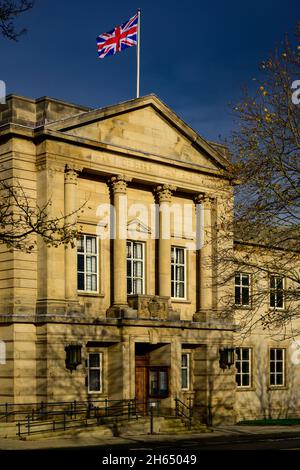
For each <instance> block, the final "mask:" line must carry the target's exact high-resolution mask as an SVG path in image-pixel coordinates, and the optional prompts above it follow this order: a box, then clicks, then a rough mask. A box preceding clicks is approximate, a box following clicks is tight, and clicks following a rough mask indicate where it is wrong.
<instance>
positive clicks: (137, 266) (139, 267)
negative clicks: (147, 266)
mask: <svg viewBox="0 0 300 470" xmlns="http://www.w3.org/2000/svg"><path fill="white" fill-rule="evenodd" d="M133 275H134V277H142V276H143V263H142V262H141V261H135V262H134V264H133Z"/></svg>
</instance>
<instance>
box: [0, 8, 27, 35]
mask: <svg viewBox="0 0 300 470" xmlns="http://www.w3.org/2000/svg"><path fill="white" fill-rule="evenodd" d="M33 5H34V2H33V1H29V0H17V1H12V0H0V34H2V35H3V36H5V37H7V38H8V39H11V40H13V41H17V40H18V37H19V36H20V35H21V34H24V33H25V32H26V28H23V29H21V30H19V31H17V30H16V27H15V20H16V18H17V17H18V16H20V15H21V14H22V13H24V12H25V11H28V10H30V9H31V8H33Z"/></svg>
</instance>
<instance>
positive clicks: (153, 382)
mask: <svg viewBox="0 0 300 470" xmlns="http://www.w3.org/2000/svg"><path fill="white" fill-rule="evenodd" d="M157 385H158V384H157V373H156V371H155V370H151V372H150V394H151V395H157V392H158V387H157Z"/></svg>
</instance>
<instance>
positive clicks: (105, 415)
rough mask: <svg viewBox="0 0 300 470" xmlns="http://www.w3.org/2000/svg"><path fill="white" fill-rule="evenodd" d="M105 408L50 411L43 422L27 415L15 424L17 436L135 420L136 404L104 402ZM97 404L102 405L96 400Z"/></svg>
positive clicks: (123, 401) (133, 401)
mask: <svg viewBox="0 0 300 470" xmlns="http://www.w3.org/2000/svg"><path fill="white" fill-rule="evenodd" d="M104 402H105V406H96V405H95V402H94V403H93V404H92V403H89V404H88V407H87V408H83V407H81V408H80V407H78V406H77V408H76V410H75V411H74V410H71V411H70V410H52V411H48V412H47V415H46V416H47V417H46V420H45V421H41V420H38V421H37V420H36V419H35V416H32V414H29V415H28V416H27V417H26V419H24V420H20V421H18V422H17V435H18V436H19V437H20V436H21V435H23V434H27V435H29V434H32V433H38V432H49V431H58V430H66V429H70V428H75V427H80V426H83V425H84V426H95V425H96V426H99V425H101V424H105V423H108V422H111V421H113V422H114V421H120V420H130V419H132V418H137V415H136V403H135V399H133V400H105V401H104ZM97 403H103V400H102V401H100V400H98V401H97ZM44 417H45V416H44Z"/></svg>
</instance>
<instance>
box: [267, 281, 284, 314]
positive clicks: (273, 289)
mask: <svg viewBox="0 0 300 470" xmlns="http://www.w3.org/2000/svg"><path fill="white" fill-rule="evenodd" d="M272 278H274V279H275V287H271V279H272ZM277 279H280V280H282V307H278V306H277V295H278V290H279V289H278V288H277V286H276V282H277ZM284 289H285V278H284V276H280V275H279V274H271V275H270V277H269V308H270V309H271V310H274V309H275V310H284V308H285V307H284V303H285V301H284ZM272 292H273V293H274V296H275V305H273V306H272V305H271V293H272Z"/></svg>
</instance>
